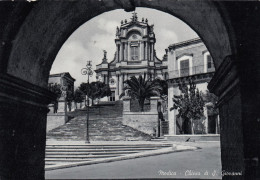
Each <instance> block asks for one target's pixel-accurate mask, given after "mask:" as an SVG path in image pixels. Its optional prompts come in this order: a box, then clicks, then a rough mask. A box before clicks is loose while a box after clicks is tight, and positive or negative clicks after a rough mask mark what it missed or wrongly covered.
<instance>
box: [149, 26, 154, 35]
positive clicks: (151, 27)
mask: <svg viewBox="0 0 260 180" xmlns="http://www.w3.org/2000/svg"><path fill="white" fill-rule="evenodd" d="M153 26H154V25H153V24H152V25H151V26H150V30H151V32H152V33H153Z"/></svg>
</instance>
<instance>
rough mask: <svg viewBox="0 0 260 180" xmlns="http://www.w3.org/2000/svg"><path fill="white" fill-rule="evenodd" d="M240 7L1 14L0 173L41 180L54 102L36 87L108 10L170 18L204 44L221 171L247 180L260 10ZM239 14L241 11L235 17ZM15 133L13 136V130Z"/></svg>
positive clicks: (30, 7)
mask: <svg viewBox="0 0 260 180" xmlns="http://www.w3.org/2000/svg"><path fill="white" fill-rule="evenodd" d="M231 6H232V7H231ZM244 6H245V4H242V5H241V4H240V5H238V4H235V6H233V4H232V5H230V4H226V3H223V2H209V1H196V2H190V1H189V2H188V1H168V0H151V1H148V0H147V1H140V0H113V1H112V0H103V1H94V0H93V1H92V0H90V1H68V2H59V1H55V2H51V3H50V2H44V1H40V2H36V3H31V4H28V3H27V4H26V3H14V4H11V5H8V7H7V8H5V7H4V6H3V7H0V10H2V11H3V12H6V13H7V15H6V17H7V19H6V20H3V21H0V24H3V25H4V26H3V27H4V30H3V28H1V29H0V33H1V37H2V39H3V41H2V43H1V47H2V48H1V49H0V57H1V58H0V66H1V67H0V72H1V74H0V75H1V78H0V85H1V88H0V95H1V96H0V108H1V109H0V117H1V120H2V119H8V121H3V120H2V121H0V123H2V124H0V125H1V127H3V128H6V129H4V130H3V131H2V132H3V134H4V135H5V136H2V137H6V138H2V139H1V147H3V148H1V149H0V153H1V154H2V156H1V158H3V159H1V166H5V169H6V170H5V172H7V174H8V173H9V175H10V176H12V178H8V176H7V175H6V177H7V178H6V179H19V178H20V179H21V177H23V178H22V179H44V149H45V138H46V136H45V134H44V133H45V127H44V126H45V124H46V113H47V109H46V104H48V102H50V100H51V99H53V98H54V96H53V94H52V93H50V92H48V91H46V90H45V88H42V87H47V80H48V76H49V71H50V68H51V65H52V63H53V61H54V59H55V56H56V54H57V52H58V50H59V49H60V47H61V45H62V44H63V43H64V42H65V40H66V39H67V38H68V37H69V35H70V34H71V33H72V32H73V31H74V30H75V29H76V28H77V27H79V26H80V25H81V24H83V23H84V22H86V21H87V20H89V19H91V18H93V17H95V16H97V15H99V14H101V13H103V12H107V11H110V10H114V9H119V8H123V9H125V10H126V11H132V10H134V8H135V7H147V8H152V9H156V10H160V11H163V12H166V13H169V14H171V15H174V16H176V17H178V18H179V19H181V20H183V21H184V22H186V23H187V24H188V25H189V26H190V27H191V28H192V29H193V30H195V31H196V32H197V34H198V35H199V36H200V38H201V39H202V40H203V42H204V43H205V45H206V46H207V49H208V50H209V52H210V54H211V55H212V57H213V60H214V63H215V67H216V69H217V72H216V73H215V75H214V77H213V80H212V81H211V83H210V84H209V89H210V90H211V91H214V93H215V94H217V95H219V96H220V98H221V99H220V101H219V105H220V107H221V111H220V113H221V114H222V116H221V118H222V119H221V120H223V121H222V122H223V124H222V128H223V130H221V131H222V134H221V138H222V139H221V148H222V154H221V155H222V167H223V168H224V169H225V170H229V171H231V172H232V171H238V170H241V171H243V174H245V175H244V177H245V179H250V178H248V177H252V176H255V175H254V174H253V173H254V172H255V169H256V168H259V165H254V164H258V162H257V161H258V160H259V158H260V154H259V151H257V150H258V149H257V148H259V139H257V138H258V137H259V133H260V132H259V128H258V127H259V111H258V109H257V107H259V106H257V105H255V104H256V103H255V102H256V98H255V97H258V95H259V87H258V86H257V84H259V78H258V77H257V75H258V76H259V68H258V67H259V61H255V60H256V59H259V56H260V55H259V53H258V51H257V50H258V49H259V46H260V45H259V38H260V35H259V31H258V29H259V28H260V23H259V20H258V18H256V17H259V10H258V9H260V6H259V5H258V6H259V8H258V9H257V8H256V9H254V8H255V6H256V5H255V4H254V6H251V5H250V6H249V5H247V6H245V7H244ZM226 8H227V9H226ZM237 8H241V9H242V10H241V11H235V10H236V9H237ZM226 10H227V12H226ZM190 12H192V13H190ZM237 15H239V16H237ZM18 17H19V18H18ZM252 17H253V18H252ZM1 18H2V17H1ZM4 18H5V17H4ZM4 18H3V19H4ZM240 18H241V19H242V20H241V21H239V22H237V19H240ZM1 20H2V19H1ZM9 20H10V21H9ZM247 32H250V33H247ZM248 39H252V40H250V41H248ZM245 62H246V63H245ZM248 62H250V63H248ZM257 68H258V69H257ZM2 87H3V88H2ZM248 87H250V88H248ZM6 102H7V103H6ZM258 102H260V101H258ZM25 104H26V107H25ZM28 104H30V106H27V105H28ZM258 104H259V103H258ZM28 109H29V110H28ZM256 112H257V113H256ZM10 115H11V116H10ZM231 115H232V116H231ZM6 124H8V126H7V125H6ZM17 124H18V125H17ZM18 126H19V127H18ZM17 127H18V130H19V131H15V130H17ZM28 128H29V129H28ZM257 128H258V129H257ZM1 130H2V129H1ZM249 130H250V131H249ZM251 133H252V134H251ZM12 134H13V135H12ZM17 142H20V144H19V147H18V146H16V145H17ZM16 147H18V149H17V148H16ZM32 147H33V149H32ZM19 155H20V156H19ZM16 156H17V157H21V159H16ZM256 159H257V160H256ZM25 162H27V163H28V164H24V163H25ZM13 164H15V165H16V168H15V167H14V166H13ZM12 174H14V175H12ZM4 175H5V174H4ZM0 177H1V178H2V174H1V176H0ZM244 177H241V178H239V179H242V178H244ZM224 178H225V177H224ZM227 178H228V177H227Z"/></svg>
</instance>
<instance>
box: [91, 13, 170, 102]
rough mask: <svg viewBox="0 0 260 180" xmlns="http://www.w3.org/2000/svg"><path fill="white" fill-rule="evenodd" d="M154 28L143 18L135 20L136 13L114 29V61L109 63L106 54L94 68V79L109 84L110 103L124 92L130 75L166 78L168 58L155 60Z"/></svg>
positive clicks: (152, 78) (151, 78)
mask: <svg viewBox="0 0 260 180" xmlns="http://www.w3.org/2000/svg"><path fill="white" fill-rule="evenodd" d="M153 27H154V26H153V25H149V23H148V20H147V19H144V18H142V20H141V21H138V17H137V15H136V13H133V17H132V18H131V20H130V21H129V22H127V20H125V21H121V26H120V28H119V27H117V29H116V39H115V45H116V52H115V56H114V59H113V60H112V61H111V62H108V60H107V58H106V52H104V58H103V60H102V63H101V64H99V65H97V66H96V70H95V72H96V74H97V79H98V80H100V81H102V82H105V83H107V84H109V85H110V88H111V91H112V96H111V97H109V99H108V100H109V101H115V100H119V96H120V94H121V93H122V92H123V82H124V81H125V80H126V79H128V78H130V77H131V76H139V75H140V74H141V75H144V74H146V77H147V78H149V79H150V80H154V79H155V78H160V79H166V78H167V77H168V73H167V59H166V58H164V59H163V60H160V59H158V58H157V56H156V53H155V49H154V45H155V43H156V38H155V34H154V31H153Z"/></svg>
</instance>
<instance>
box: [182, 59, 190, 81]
mask: <svg viewBox="0 0 260 180" xmlns="http://www.w3.org/2000/svg"><path fill="white" fill-rule="evenodd" d="M189 70H190V69H189V59H187V60H183V61H180V76H181V77H182V76H189Z"/></svg>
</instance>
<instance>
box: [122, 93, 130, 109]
mask: <svg viewBox="0 0 260 180" xmlns="http://www.w3.org/2000/svg"><path fill="white" fill-rule="evenodd" d="M130 101H131V98H130V97H128V96H125V97H123V112H130Z"/></svg>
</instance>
